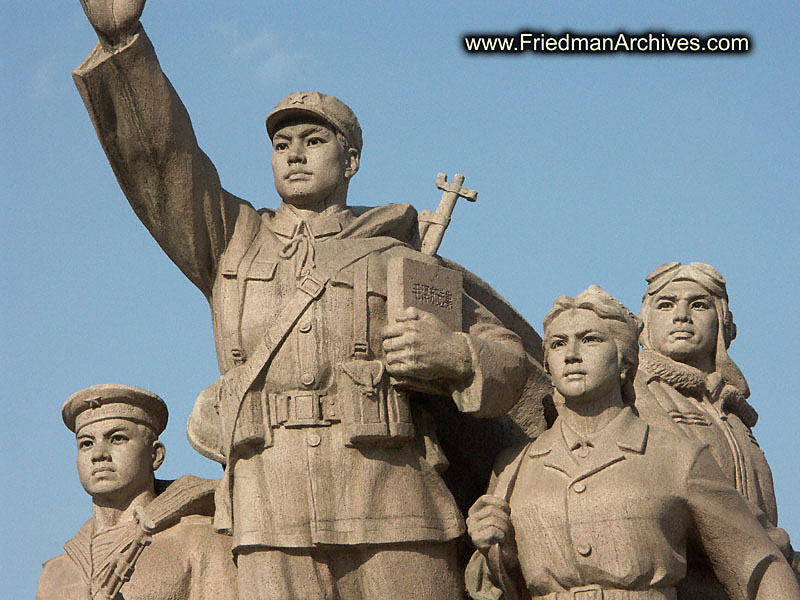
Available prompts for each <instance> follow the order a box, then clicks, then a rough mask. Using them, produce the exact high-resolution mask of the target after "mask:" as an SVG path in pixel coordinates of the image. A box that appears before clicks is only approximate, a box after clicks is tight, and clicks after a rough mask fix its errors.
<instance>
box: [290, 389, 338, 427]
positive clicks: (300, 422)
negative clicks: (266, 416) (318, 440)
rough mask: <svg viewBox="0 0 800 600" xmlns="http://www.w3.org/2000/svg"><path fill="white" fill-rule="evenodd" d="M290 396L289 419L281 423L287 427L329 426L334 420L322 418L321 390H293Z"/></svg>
mask: <svg viewBox="0 0 800 600" xmlns="http://www.w3.org/2000/svg"><path fill="white" fill-rule="evenodd" d="M286 396H287V397H288V400H289V402H288V404H289V405H288V411H287V412H288V415H287V419H286V420H285V421H283V422H282V423H281V425H283V426H284V427H286V428H287V429H300V428H302V427H329V426H330V425H331V423H332V421H329V420H325V419H323V418H322V397H323V394H320V393H319V392H311V391H309V392H293V393H289V394H287V395H286Z"/></svg>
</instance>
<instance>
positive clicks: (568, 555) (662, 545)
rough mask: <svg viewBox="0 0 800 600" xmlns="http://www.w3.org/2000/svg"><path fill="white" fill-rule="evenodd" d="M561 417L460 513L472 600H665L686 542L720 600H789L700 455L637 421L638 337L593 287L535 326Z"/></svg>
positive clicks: (732, 496) (747, 514)
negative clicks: (720, 592)
mask: <svg viewBox="0 0 800 600" xmlns="http://www.w3.org/2000/svg"><path fill="white" fill-rule="evenodd" d="M544 333H545V340H544V353H545V355H544V356H545V364H546V367H547V368H548V369H549V372H550V375H551V377H552V380H553V384H554V385H555V400H556V406H557V409H558V414H559V416H558V419H557V420H556V422H555V424H554V425H553V427H552V428H550V429H548V430H547V431H545V432H544V433H543V434H542V435H541V436H540V437H539V438H538V439H537V440H535V441H534V442H531V443H530V444H528V445H527V446H525V447H523V448H522V449H517V451H512V452H510V453H509V455H508V456H505V457H502V456H501V457H500V459H499V460H498V464H497V466H496V468H495V476H494V477H493V478H492V482H491V483H490V488H489V492H488V494H487V495H485V496H482V497H481V498H479V499H478V501H477V502H476V503H475V505H474V506H473V507H472V508H471V509H470V511H469V518H468V519H467V526H468V529H469V534H470V537H471V538H472V541H473V542H474V544H475V546H476V547H477V549H478V550H477V552H476V553H475V555H474V556H473V558H472V560H471V561H470V564H469V566H468V568H467V574H466V579H467V589H468V590H469V592H470V594H471V595H472V597H473V598H474V599H476V600H489V599H491V600H497V599H498V598H500V597H501V594H502V595H503V597H505V598H506V599H507V600H516V599H519V600H523V599H524V600H545V599H546V600H675V599H676V597H677V592H676V585H677V584H678V583H679V582H680V581H681V580H682V579H683V578H684V576H685V575H686V548H687V543H688V542H689V541H690V540H694V539H696V540H697V541H698V542H699V543H700V544H702V547H703V548H704V549H705V552H706V554H707V555H708V557H709V559H710V563H711V564H713V565H714V568H715V572H716V575H717V577H718V579H719V581H720V582H721V584H722V585H723V586H724V588H725V590H726V591H727V593H728V594H729V595H730V598H731V599H734V600H740V599H758V600H766V599H767V598H770V599H774V598H783V599H786V600H789V599H792V600H798V599H800V589H798V586H797V582H796V580H795V578H794V575H793V573H792V571H791V569H790V567H789V565H788V564H787V562H786V560H785V559H784V557H783V556H782V555H781V553H780V552H779V550H778V549H777V547H776V546H775V545H774V544H773V543H772V542H771V541H770V539H769V537H768V536H767V535H766V533H765V532H764V530H763V528H762V527H761V526H760V525H759V523H758V522H757V521H756V519H755V517H754V516H753V514H752V513H751V511H750V510H749V509H748V507H747V504H746V503H745V501H744V499H743V498H742V496H741V495H740V494H739V493H738V492H737V491H736V490H735V489H734V487H733V486H732V485H730V483H729V482H728V481H727V479H726V478H725V476H724V475H723V474H722V472H721V471H720V468H719V466H718V465H717V463H716V461H715V460H714V456H713V455H712V453H711V451H710V450H709V448H708V447H707V446H705V445H703V444H700V443H699V442H697V441H695V440H690V439H689V438H687V437H686V436H682V435H679V434H677V433H674V432H669V431H666V430H663V429H660V428H657V427H655V426H650V425H648V424H647V422H645V421H644V420H642V419H640V418H639V417H637V416H636V414H635V413H634V411H633V409H632V408H631V406H630V403H631V402H632V401H633V395H634V392H633V380H634V377H635V374H636V370H637V366H638V344H637V339H638V334H639V328H638V326H637V322H636V320H635V318H634V316H633V315H632V314H631V313H630V311H628V310H627V309H626V308H625V307H624V306H622V304H620V303H619V302H618V301H617V300H616V299H614V298H613V297H611V296H610V295H608V294H607V293H606V292H604V291H603V290H601V289H600V288H599V287H597V286H591V287H590V288H589V289H587V290H586V291H585V292H583V293H582V294H580V295H579V296H577V297H575V298H570V297H567V296H562V297H560V298H557V299H556V301H555V303H554V305H553V308H552V309H551V310H550V312H549V313H548V314H547V316H546V317H545V319H544Z"/></svg>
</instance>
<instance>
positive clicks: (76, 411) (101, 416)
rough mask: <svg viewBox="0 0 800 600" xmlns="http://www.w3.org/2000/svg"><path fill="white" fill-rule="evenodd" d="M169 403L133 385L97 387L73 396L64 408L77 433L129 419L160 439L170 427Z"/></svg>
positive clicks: (62, 409) (62, 414) (66, 416)
mask: <svg viewBox="0 0 800 600" xmlns="http://www.w3.org/2000/svg"><path fill="white" fill-rule="evenodd" d="M168 414H169V413H168V411H167V405H166V403H165V402H164V401H163V400H162V399H161V398H159V397H158V396H157V395H156V394H154V393H153V392H149V391H147V390H144V389H142V388H138V387H134V386H132V385H118V384H107V383H106V384H100V385H93V386H91V387H88V388H85V389H83V390H80V391H77V392H75V393H74V394H72V395H71V396H70V397H69V398H67V401H66V402H64V405H63V406H62V407H61V417H62V418H63V419H64V424H65V425H66V426H67V427H68V428H69V430H70V431H72V432H74V433H77V432H78V431H79V430H80V429H81V428H82V427H84V426H86V425H88V424H89V423H94V422H96V421H102V420H105V419H126V420H128V421H133V422H135V423H141V424H142V425H147V426H148V427H150V428H151V429H152V430H153V431H154V432H155V434H156V435H160V434H161V432H162V431H164V428H165V427H166V426H167V418H168Z"/></svg>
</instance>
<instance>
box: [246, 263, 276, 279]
mask: <svg viewBox="0 0 800 600" xmlns="http://www.w3.org/2000/svg"><path fill="white" fill-rule="evenodd" d="M277 268H278V263H277V262H274V261H260V260H255V261H253V263H252V264H251V265H250V268H249V269H248V270H247V279H255V280H256V281H270V280H271V279H272V278H273V277H275V270H276V269H277Z"/></svg>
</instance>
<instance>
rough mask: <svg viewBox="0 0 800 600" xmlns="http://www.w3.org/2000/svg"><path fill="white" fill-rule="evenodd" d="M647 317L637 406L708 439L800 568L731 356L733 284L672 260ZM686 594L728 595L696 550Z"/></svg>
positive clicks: (656, 275) (700, 597) (652, 293)
mask: <svg viewBox="0 0 800 600" xmlns="http://www.w3.org/2000/svg"><path fill="white" fill-rule="evenodd" d="M647 283H648V285H647V289H646V291H645V293H644V298H643V299H642V308H641V311H640V312H639V319H640V320H641V322H642V324H643V326H644V327H643V330H642V335H641V337H640V343H641V345H642V351H641V358H640V361H639V371H638V373H637V375H636V382H635V383H636V408H637V410H638V411H639V414H640V415H641V416H642V418H644V419H646V420H647V421H648V422H650V423H652V424H654V425H659V426H661V427H665V428H668V429H671V430H674V431H676V432H677V433H680V434H682V435H685V436H687V437H689V438H691V439H695V440H697V441H699V442H701V443H704V444H708V446H709V448H710V449H711V453H712V454H713V456H714V458H715V459H716V461H717V463H718V464H719V466H720V468H721V469H722V472H723V473H724V474H725V476H726V477H727V479H728V481H729V482H730V483H731V485H733V486H734V487H735V488H736V489H737V490H738V491H739V492H740V493H741V494H742V496H743V497H744V498H745V500H746V501H747V505H748V506H749V507H750V509H751V511H752V512H753V514H754V515H755V516H756V518H757V519H758V520H759V522H760V523H761V524H762V525H763V527H764V529H765V531H766V532H767V534H768V535H769V537H770V538H771V539H772V541H773V542H775V544H776V545H777V546H778V547H779V548H780V549H781V551H782V552H783V554H784V556H786V558H787V560H789V562H790V563H793V566H794V568H795V571H797V570H798V566H800V555H798V554H797V553H796V552H795V551H794V550H793V549H792V546H791V544H790V542H789V535H788V534H787V533H786V531H784V530H783V529H781V528H780V527H778V506H777V502H776V500H775V490H774V488H773V485H772V471H771V470H770V468H769V464H768V463H767V458H766V456H764V452H763V451H762V450H761V448H760V447H759V445H758V442H757V441H756V438H755V436H754V435H753V430H752V428H753V427H754V426H755V424H756V421H757V419H758V413H756V411H755V409H754V408H753V407H752V406H751V405H750V404H749V402H748V401H747V398H748V396H749V395H750V388H749V386H748V385H747V380H746V379H745V377H744V375H743V374H742V372H741V371H740V370H739V367H737V366H736V363H734V362H733V360H732V359H731V357H730V356H729V355H728V347H729V346H730V344H731V342H732V341H733V340H734V339H735V337H736V324H735V323H734V321H733V313H732V312H731V310H730V307H729V305H728V292H727V284H726V282H725V279H724V277H723V276H722V274H721V273H720V272H719V271H717V269H715V268H714V267H712V266H711V265H707V264H704V263H690V264H687V265H683V264H681V263H679V262H669V263H665V264H663V265H661V266H660V267H658V268H657V269H655V270H654V271H653V272H652V273H651V274H650V275H648V277H647ZM689 559H690V564H689V574H688V577H687V579H686V581H684V582H682V583H681V585H680V586H679V590H678V591H679V597H680V598H681V600H714V599H718V600H726V599H727V596H726V594H725V592H724V590H723V588H722V586H721V585H720V584H719V582H718V581H717V580H716V578H715V576H714V573H713V571H712V569H711V567H710V565H709V564H708V560H707V559H705V558H704V557H703V551H702V549H699V548H698V549H695V551H694V552H692V553H691V554H690V556H689Z"/></svg>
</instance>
